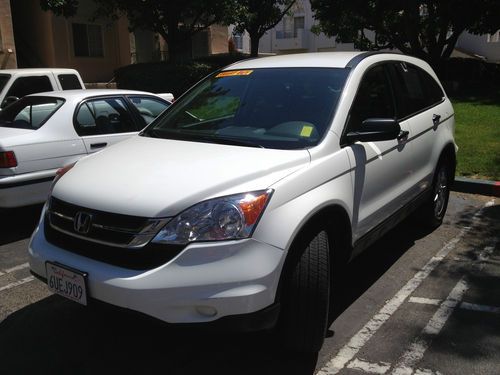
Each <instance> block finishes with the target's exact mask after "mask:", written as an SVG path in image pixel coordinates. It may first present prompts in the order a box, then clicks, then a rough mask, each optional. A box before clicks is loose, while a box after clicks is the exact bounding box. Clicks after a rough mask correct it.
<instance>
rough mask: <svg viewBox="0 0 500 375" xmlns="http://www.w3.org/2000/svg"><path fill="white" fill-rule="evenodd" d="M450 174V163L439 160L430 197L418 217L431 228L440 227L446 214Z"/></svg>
mask: <svg viewBox="0 0 500 375" xmlns="http://www.w3.org/2000/svg"><path fill="white" fill-rule="evenodd" d="M452 173H453V168H451V166H450V163H449V162H448V161H447V160H446V159H444V160H441V161H440V163H439V164H438V166H437V168H436V172H435V175H434V182H433V185H432V195H431V196H430V198H429V200H428V201H427V202H426V203H425V204H424V205H423V206H422V208H421V209H420V217H421V219H422V220H423V221H424V224H426V225H428V226H430V227H432V228H436V227H438V226H439V225H441V223H442V222H443V218H444V215H445V214H446V208H447V207H448V199H449V196H450V185H451V181H452V178H453V176H452Z"/></svg>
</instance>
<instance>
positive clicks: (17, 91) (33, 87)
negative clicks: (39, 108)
mask: <svg viewBox="0 0 500 375" xmlns="http://www.w3.org/2000/svg"><path fill="white" fill-rule="evenodd" d="M52 90H53V88H52V84H51V83H50V79H49V77H47V76H36V77H19V78H17V79H16V80H15V81H14V83H13V84H12V86H11V88H10V89H9V91H8V92H7V94H6V95H5V97H9V96H15V97H16V98H22V97H23V96H26V95H29V94H34V93H37V92H44V91H52Z"/></svg>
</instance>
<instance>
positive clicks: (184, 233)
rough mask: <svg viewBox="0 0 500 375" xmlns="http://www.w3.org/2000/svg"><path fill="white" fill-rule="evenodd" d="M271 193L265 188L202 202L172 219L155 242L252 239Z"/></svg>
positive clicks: (182, 242) (172, 242)
mask: <svg viewBox="0 0 500 375" xmlns="http://www.w3.org/2000/svg"><path fill="white" fill-rule="evenodd" d="M271 194H272V190H261V191H254V192H251V193H244V194H237V195H230V196H227V197H221V198H215V199H211V200H208V201H205V202H201V203H198V204H196V205H194V206H193V207H191V208H188V209H187V210H186V211H184V212H182V213H181V214H179V215H177V216H176V217H174V218H173V219H172V220H170V221H169V222H168V224H167V225H166V226H165V227H164V228H163V229H162V230H161V231H160V232H159V233H158V234H157V235H156V237H155V238H154V239H153V242H154V243H163V244H183V245H185V244H187V243H189V242H195V241H221V240H236V239H241V238H248V237H249V236H250V235H251V234H252V232H253V229H254V227H255V225H256V224H257V222H258V220H259V218H260V217H261V215H262V213H263V212H264V208H265V207H266V204H267V202H268V201H269V198H270V197H271Z"/></svg>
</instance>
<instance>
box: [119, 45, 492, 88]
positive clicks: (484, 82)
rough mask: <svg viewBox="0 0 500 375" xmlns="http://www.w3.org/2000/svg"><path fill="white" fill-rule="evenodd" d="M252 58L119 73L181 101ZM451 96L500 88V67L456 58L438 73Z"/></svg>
mask: <svg viewBox="0 0 500 375" xmlns="http://www.w3.org/2000/svg"><path fill="white" fill-rule="evenodd" d="M246 58H248V55H243V54H219V55H211V56H207V57H202V58H198V59H196V60H194V61H191V62H188V63H183V64H177V65H176V64H170V63H167V62H151V63H141V64H132V65H127V66H124V67H121V68H119V69H117V70H116V71H115V79H116V82H117V87H118V88H124V89H132V90H143V91H150V92H156V93H160V92H171V93H173V94H174V96H175V97H176V98H177V97H179V96H180V95H181V94H182V93H184V92H185V91H186V90H187V89H189V88H190V87H191V86H192V85H194V84H195V83H196V82H198V81H199V80H200V79H202V78H203V77H205V76H206V75H208V74H210V73H212V72H214V71H215V70H217V69H220V68H222V67H224V66H227V65H229V64H232V63H234V62H236V61H240V60H243V59H246ZM438 75H439V76H440V79H441V81H442V82H443V84H444V85H445V88H446V91H447V92H448V94H451V95H453V96H455V95H464V94H467V93H470V92H475V91H481V92H484V91H494V92H497V91H498V88H499V87H500V65H499V64H495V63H487V62H485V61H482V60H477V59H467V58H452V59H449V60H448V61H446V62H445V63H444V64H443V66H442V68H441V69H440V71H438Z"/></svg>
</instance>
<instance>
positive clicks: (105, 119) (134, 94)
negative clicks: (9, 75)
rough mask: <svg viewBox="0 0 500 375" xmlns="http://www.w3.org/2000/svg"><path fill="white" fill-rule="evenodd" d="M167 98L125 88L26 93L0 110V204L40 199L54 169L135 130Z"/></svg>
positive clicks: (17, 204) (165, 104) (150, 118)
mask: <svg viewBox="0 0 500 375" xmlns="http://www.w3.org/2000/svg"><path fill="white" fill-rule="evenodd" d="M169 105H170V103H169V102H168V101H166V100H165V99H163V98H162V97H160V96H158V95H154V94H151V93H146V92H140V91H130V90H69V91H54V92H48V93H39V94H34V95H28V96H25V97H24V98H22V99H21V100H19V101H17V102H16V103H14V104H12V105H11V106H9V107H7V108H4V109H3V110H2V111H0V209H1V208H11V207H21V206H27V205H31V204H37V203H42V202H44V201H45V199H46V198H47V194H48V192H49V189H50V185H51V182H52V180H53V178H54V176H55V174H56V171H57V170H58V169H59V168H61V167H62V166H64V165H67V164H70V163H72V162H75V161H76V160H78V159H79V158H81V157H82V156H85V155H88V154H90V153H93V152H96V151H99V150H102V149H103V148H105V147H107V146H110V145H112V144H114V143H117V142H120V141H122V140H124V139H126V138H128V137H130V136H131V135H134V134H137V133H138V132H139V131H140V130H141V129H142V128H144V127H145V126H146V125H148V124H149V123H151V121H153V120H154V119H155V118H156V117H157V116H158V115H159V114H160V113H161V112H163V111H164V110H165V109H166V108H167V107H168V106H169Z"/></svg>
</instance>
